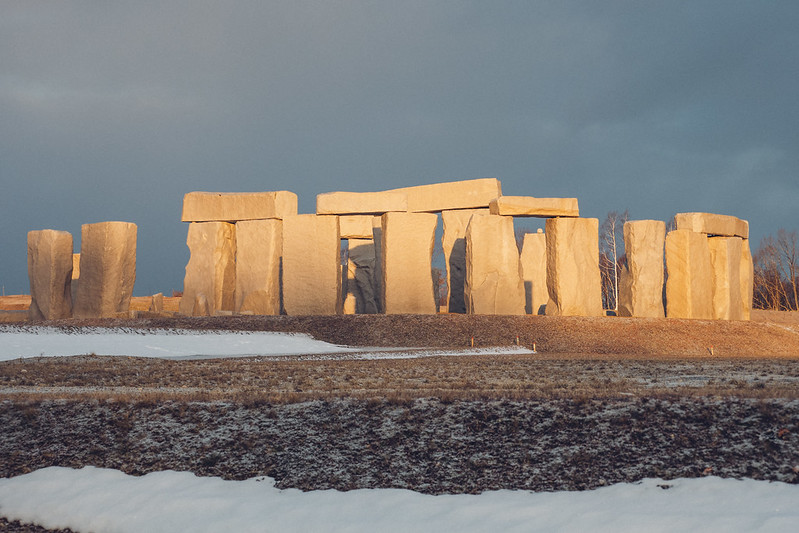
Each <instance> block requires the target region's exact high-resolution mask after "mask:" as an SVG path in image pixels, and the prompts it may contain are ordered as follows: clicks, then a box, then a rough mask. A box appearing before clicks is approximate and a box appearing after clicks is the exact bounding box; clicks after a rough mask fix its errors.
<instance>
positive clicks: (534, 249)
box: [520, 229, 549, 315]
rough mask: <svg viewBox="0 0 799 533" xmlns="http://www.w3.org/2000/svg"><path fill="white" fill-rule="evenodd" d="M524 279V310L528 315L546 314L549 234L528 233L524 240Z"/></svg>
mask: <svg viewBox="0 0 799 533" xmlns="http://www.w3.org/2000/svg"><path fill="white" fill-rule="evenodd" d="M520 260H521V263H522V280H523V281H524V301H525V304H524V311H525V313H527V314H528V315H530V314H532V315H543V314H546V306H547V300H549V292H548V291H547V235H546V233H544V232H542V231H541V230H540V229H539V230H538V233H527V234H525V235H524V241H523V242H522V253H521V257H520Z"/></svg>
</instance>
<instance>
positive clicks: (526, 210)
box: [489, 196, 580, 218]
mask: <svg viewBox="0 0 799 533" xmlns="http://www.w3.org/2000/svg"><path fill="white" fill-rule="evenodd" d="M489 208H490V209H491V214H492V215H503V216H513V217H538V218H550V217H579V216H580V208H579V207H578V205H577V198H533V197H532V196H500V197H499V198H495V199H493V200H491V203H490V204H489Z"/></svg>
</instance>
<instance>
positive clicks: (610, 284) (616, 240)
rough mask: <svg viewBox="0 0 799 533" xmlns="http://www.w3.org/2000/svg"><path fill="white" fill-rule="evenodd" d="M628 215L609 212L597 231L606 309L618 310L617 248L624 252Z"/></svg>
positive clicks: (619, 257)
mask: <svg viewBox="0 0 799 533" xmlns="http://www.w3.org/2000/svg"><path fill="white" fill-rule="evenodd" d="M629 218H630V215H629V213H628V212H627V210H625V211H624V212H623V213H618V212H616V211H611V212H610V213H608V216H607V217H605V221H604V222H602V226H601V227H600V229H599V235H600V237H599V248H600V254H599V257H600V273H602V272H603V271H604V275H603V278H604V281H605V282H603V284H602V285H603V292H604V293H605V298H604V299H605V305H606V307H607V309H613V310H614V311H618V310H619V265H620V259H621V256H622V255H624V254H623V253H622V254H621V255H620V254H619V248H621V249H622V250H624V233H623V231H624V223H625V222H627V220H629Z"/></svg>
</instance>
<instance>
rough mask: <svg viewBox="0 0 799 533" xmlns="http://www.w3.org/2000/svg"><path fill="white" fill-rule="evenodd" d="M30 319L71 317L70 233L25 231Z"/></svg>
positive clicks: (49, 230) (48, 230) (50, 230)
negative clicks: (29, 291) (29, 289)
mask: <svg viewBox="0 0 799 533" xmlns="http://www.w3.org/2000/svg"><path fill="white" fill-rule="evenodd" d="M28 280H29V281H30V287H31V303H30V307H29V308H28V318H29V319H30V320H56V319H59V318H69V317H71V316H72V290H71V284H72V235H70V234H69V233H68V232H66V231H56V230H52V229H45V230H39V231H29V232H28Z"/></svg>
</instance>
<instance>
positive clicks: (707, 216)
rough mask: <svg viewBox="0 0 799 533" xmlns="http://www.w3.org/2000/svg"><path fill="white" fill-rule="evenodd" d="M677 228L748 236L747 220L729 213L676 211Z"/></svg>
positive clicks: (733, 235) (697, 231) (742, 236)
mask: <svg viewBox="0 0 799 533" xmlns="http://www.w3.org/2000/svg"><path fill="white" fill-rule="evenodd" d="M674 221H675V222H676V223H677V229H687V230H689V231H694V232H696V233H705V234H707V235H718V236H722V237H741V238H742V239H748V238H749V222H748V221H746V220H742V219H740V218H737V217H733V216H729V215H717V214H714V213H677V214H676V215H674Z"/></svg>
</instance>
